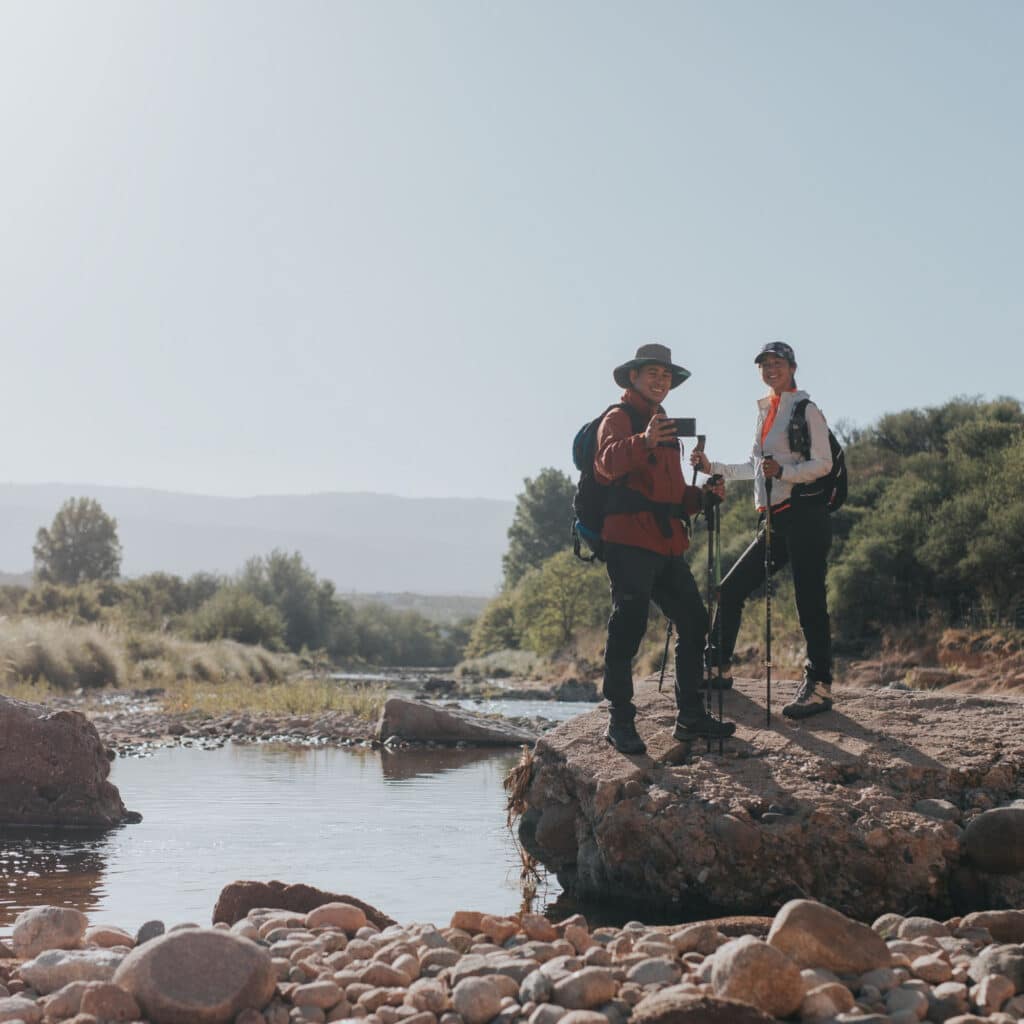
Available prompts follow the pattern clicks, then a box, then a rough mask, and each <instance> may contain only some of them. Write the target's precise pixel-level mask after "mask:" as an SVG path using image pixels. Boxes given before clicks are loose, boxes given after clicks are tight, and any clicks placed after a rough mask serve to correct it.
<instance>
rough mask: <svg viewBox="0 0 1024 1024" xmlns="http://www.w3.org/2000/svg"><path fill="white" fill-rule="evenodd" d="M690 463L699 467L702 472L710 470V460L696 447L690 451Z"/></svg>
mask: <svg viewBox="0 0 1024 1024" xmlns="http://www.w3.org/2000/svg"><path fill="white" fill-rule="evenodd" d="M690 465H691V466H693V467H694V468H696V469H699V470H700V471H701V472H702V473H710V472H711V460H710V459H709V458H708V457H707V456H706V455H705V454H704V453H703V452H701V451H698V450H697V449H696V448H695V449H694V450H693V451H692V452H690Z"/></svg>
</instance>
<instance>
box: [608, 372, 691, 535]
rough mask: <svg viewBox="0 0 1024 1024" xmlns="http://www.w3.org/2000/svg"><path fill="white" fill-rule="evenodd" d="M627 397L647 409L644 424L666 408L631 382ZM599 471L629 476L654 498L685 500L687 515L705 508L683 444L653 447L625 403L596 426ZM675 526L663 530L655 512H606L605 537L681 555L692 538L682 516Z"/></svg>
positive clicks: (632, 484) (610, 477) (677, 502)
mask: <svg viewBox="0 0 1024 1024" xmlns="http://www.w3.org/2000/svg"><path fill="white" fill-rule="evenodd" d="M622 401H623V402H625V403H627V404H628V405H630V406H632V408H634V409H636V410H637V411H638V412H640V413H641V414H642V419H643V422H644V426H646V425H647V423H649V422H650V419H651V417H652V416H653V415H654V414H655V413H656V412H664V409H662V407H661V406H660V405H652V404H651V403H650V402H648V401H647V399H646V398H644V397H643V395H641V394H640V393H639V392H637V391H634V390H633V389H632V388H630V389H629V390H628V391H626V392H625V393H624V394H623V396H622ZM594 477H595V478H596V479H597V481H598V483H602V484H611V483H612V482H613V481H620V480H622V479H623V478H624V482H625V484H626V486H627V487H630V488H632V489H633V490H635V491H639V492H640V493H641V494H642V495H644V496H645V497H647V498H649V499H650V500H651V501H659V502H671V503H673V504H675V505H682V507H683V510H684V511H685V512H686V513H687V514H688V515H696V513H697V512H699V511H700V508H701V497H702V495H701V489H700V488H699V487H691V486H690V485H689V484H687V483H686V480H685V479H684V477H683V466H682V451H681V449H679V448H676V447H658V448H648V447H647V445H645V444H644V438H643V434H634V433H633V425H632V423H631V422H630V418H629V414H628V413H627V412H626V411H625V410H624V409H612V410H611V412H609V413H608V414H607V415H606V416H605V418H604V419H603V420H601V425H600V426H599V427H598V428H597V454H596V455H595V456H594ZM671 531H672V536H671V537H666V536H665V535H664V533H662V530H661V527H660V526H659V525H658V522H657V520H656V518H655V516H654V513H653V512H626V513H621V514H610V515H607V516H606V517H605V520H604V529H603V530H602V531H601V539H602V540H605V541H609V542H611V543H612V544H629V545H631V546H632V547H637V548H647V549H648V550H649V551H657V552H658V554H660V555H681V554H682V553H683V552H684V551H685V550H686V549H687V548H688V547H689V546H690V538H689V536H688V535H687V533H686V530H685V528H684V527H683V524H682V523H681V522H680V521H679V519H678V518H673V519H672V520H671Z"/></svg>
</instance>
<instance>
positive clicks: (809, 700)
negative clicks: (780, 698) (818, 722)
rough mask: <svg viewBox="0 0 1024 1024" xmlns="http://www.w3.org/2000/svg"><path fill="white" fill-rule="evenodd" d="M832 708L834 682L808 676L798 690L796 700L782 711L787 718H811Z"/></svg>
mask: <svg viewBox="0 0 1024 1024" xmlns="http://www.w3.org/2000/svg"><path fill="white" fill-rule="evenodd" d="M831 710H832V684H831V683H823V682H820V681H819V680H817V679H811V678H810V677H809V676H806V677H804V681H803V684H802V685H801V687H800V689H799V690H798V691H797V695H796V700H795V701H793V703H792V704H787V705H786V706H785V707H784V708H783V709H782V713H783V714H784V715H785V716H786V717H787V718H810V716H811V715H820V714H821V713H822V712H823V711H831Z"/></svg>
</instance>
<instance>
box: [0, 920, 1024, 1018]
mask: <svg viewBox="0 0 1024 1024" xmlns="http://www.w3.org/2000/svg"><path fill="white" fill-rule="evenodd" d="M794 904H797V905H798V906H796V907H794ZM46 916H47V915H43V917H44V919H45V918H46ZM83 923H84V925H85V927H83V928H82V932H81V935H80V936H79V941H80V942H87V941H91V942H93V943H95V945H94V946H92V947H90V948H87V949H70V950H67V949H54V950H46V951H43V952H41V953H40V954H39V955H38V956H36V957H34V958H33V959H31V960H24V961H23V962H22V964H21V965H20V967H18V968H16V969H15V970H13V972H8V973H9V974H10V978H9V979H8V977H7V975H4V974H2V973H0V981H3V983H4V985H6V986H7V988H6V989H2V990H0V1024H3V1022H9V1021H13V1020H21V1021H23V1022H24V1024H41V1022H42V1021H43V1019H44V1015H45V1018H46V1021H50V1020H53V1021H72V1022H74V1024H94V1022H108V1021H110V1022H112V1021H138V1020H145V1021H146V1022H150V1024H162V1022H163V1021H167V1022H168V1024H170V1022H171V1021H172V1020H180V1019H185V1018H182V1017H180V1016H177V1017H176V1016H175V1014H176V1013H180V1011H181V1003H180V1001H181V999H182V997H183V992H184V987H187V979H188V978H189V977H192V976H193V975H194V974H195V970H196V969H197V968H196V964H198V965H199V968H201V973H202V972H205V974H206V977H205V983H210V984H211V985H212V987H210V988H208V989H207V990H206V992H205V993H203V994H201V995H200V994H199V993H198V988H200V987H202V986H196V991H195V992H193V996H195V997H196V999H198V1000H199V1002H198V1003H196V1004H195V1005H192V1006H191V1008H190V1009H189V1011H188V1016H187V1019H188V1020H189V1022H190V1024H191V1022H193V1021H194V1022H195V1024H202V1022H204V1021H209V1022H213V1021H215V1020H216V1021H223V1022H224V1024H228V1022H232V1024H298V1022H317V1024H319V1022H321V1021H323V1022H329V1021H339V1020H345V1021H350V1022H352V1024H355V1022H357V1021H358V1022H359V1024H526V1022H529V1024H557V1022H559V1021H564V1022H565V1024H629V1021H630V1018H631V1016H632V1015H633V1013H634V1010H636V1009H637V1008H640V1007H641V1004H643V1007H645V1008H648V1009H644V1011H643V1014H641V1016H644V1017H645V1021H646V1016H647V1015H650V1012H651V1011H650V1009H649V1008H650V1007H652V1006H657V1005H659V1004H657V1003H651V1002H649V1001H648V1000H650V998H651V997H652V996H660V995H662V994H666V993H667V994H668V996H669V997H670V998H669V1002H668V1003H666V1004H665V1005H666V1006H669V1005H671V1007H672V1008H673V1009H672V1010H671V1013H673V1014H675V1013H679V1014H682V1016H680V1017H679V1021H680V1024H681V1022H683V1021H689V1020H690V1019H693V1020H698V1019H704V1018H703V1017H700V1014H715V1015H718V1016H716V1017H715V1018H714V1019H716V1020H717V1019H721V1020H725V1019H729V1020H733V1019H735V1020H740V1019H745V1018H744V1017H743V1014H746V1013H748V1012H749V1013H750V1014H752V1015H753V1016H751V1017H750V1020H754V1019H758V1020H760V1019H768V1017H767V1016H766V1015H768V1014H770V1015H772V1016H776V1017H789V1018H792V1019H799V1020H800V1021H801V1022H806V1024H824V1022H826V1021H827V1022H829V1024H845V1022H847V1021H850V1022H853V1021H857V1022H858V1024H871V1022H873V1021H874V1022H875V1024H881V1022H883V1021H884V1022H886V1024H917V1022H918V1021H921V1020H925V1021H929V1022H949V1021H960V1022H961V1024H965V1022H967V1021H971V1020H982V1019H985V1020H987V1021H988V1024H999V1022H1003V1024H1017V1022H1018V1021H1019V1019H1020V1018H1024V949H1022V947H1021V946H1020V945H1018V944H1016V943H1014V942H1008V941H1005V939H1006V938H1008V937H1009V936H1014V937H1017V936H1018V935H1019V934H1020V929H1021V927H1022V925H1024V912H1022V911H1015V910H1011V911H985V912H979V913H978V914H975V915H968V916H967V917H965V918H962V919H960V918H956V919H953V920H951V921H948V922H942V921H937V920H934V919H932V918H926V917H913V916H911V917H903V916H900V915H884V916H883V917H882V918H879V919H878V920H876V921H875V922H874V925H873V926H872V928H871V929H869V928H867V927H866V926H864V925H860V924H858V923H857V922H854V921H851V920H849V919H847V918H845V917H844V916H843V915H841V914H838V913H837V912H835V911H832V910H829V908H827V907H824V906H822V905H821V904H816V903H814V902H813V901H793V903H791V904H787V906H786V907H784V908H783V909H782V910H781V911H780V912H779V914H778V915H776V918H775V921H774V922H773V924H772V928H771V930H770V931H769V941H768V942H764V941H762V940H760V939H756V938H754V937H753V936H749V935H748V936H743V937H741V938H739V939H732V940H730V939H727V938H726V937H725V936H723V935H722V934H721V933H720V932H719V931H718V929H717V928H716V927H715V925H714V924H713V923H712V922H700V923H697V924H693V925H687V926H684V927H679V928H675V929H671V930H661V929H656V928H652V927H649V926H647V925H645V924H643V923H641V922H630V923H629V924H628V925H626V926H624V927H623V928H619V929H615V928H607V927H602V928H596V929H594V930H590V928H589V926H588V925H587V922H586V921H585V920H584V919H583V918H582V917H579V916H576V917H574V918H571V919H569V920H568V921H564V922H562V923H561V924H558V925H553V924H551V923H550V922H547V919H546V918H540V916H539V915H525V916H524V918H523V919H522V920H521V921H519V920H516V919H512V918H508V917H502V916H499V915H488V914H484V913H477V912H475V911H470V910H462V911H459V912H458V914H456V915H455V916H454V917H453V919H452V921H451V923H450V924H449V925H448V926H447V927H441V928H438V927H435V926H434V925H424V924H409V925H406V926H397V925H395V926H391V927H389V928H386V929H383V930H378V929H377V928H375V927H373V926H371V925H369V924H368V923H367V921H366V917H365V913H364V912H363V911H362V910H360V908H359V907H355V906H353V905H349V904H329V905H327V906H326V907H321V908H317V909H316V910H315V911H310V913H309V914H292V913H284V912H280V911H273V910H270V909H267V908H263V909H260V910H255V911H252V912H251V913H250V914H249V916H248V917H246V918H244V919H242V920H241V921H239V922H236V923H235V924H233V925H232V926H231V927H230V928H229V927H227V926H223V927H221V928H217V929H202V928H198V927H195V926H192V927H191V928H188V929H184V930H181V929H177V930H175V929H172V931H171V932H169V933H168V932H163V925H162V924H161V923H160V922H154V923H150V924H152V926H153V928H154V932H153V935H149V936H147V935H145V934H144V931H145V930H146V926H143V928H142V929H139V932H138V933H136V934H135V936H134V937H133V936H132V935H131V933H129V932H126V931H122V930H121V929H116V928H111V927H107V926H104V927H102V928H100V927H97V928H88V923H87V922H79V924H83ZM157 925H159V930H155V929H156V926H157ZM76 927H77V926H76ZM510 927H514V929H515V930H514V931H511V932H510V930H509V929H510ZM799 932H802V934H799ZM161 933H162V935H161ZM58 934H60V932H59V931H58ZM209 936H212V937H213V938H209ZM884 936H888V937H889V945H888V946H886V940H885V938H884ZM993 936H997V937H998V938H1004V941H1003V942H1002V943H999V942H997V941H996V940H995V939H993ZM496 940H501V942H498V941H496ZM108 942H109V943H110V944H111V945H110V946H109V947H107V946H106V945H105V944H106V943H108ZM209 942H226V943H228V944H234V945H230V950H231V955H234V954H236V953H238V954H239V955H240V957H241V960H240V963H242V965H243V969H242V974H245V973H246V972H247V971H250V970H252V969H253V968H254V966H255V964H257V963H258V964H260V966H259V967H258V968H256V970H255V977H256V978H257V979H261V980H259V981H258V982H257V983H256V984H255V989H254V988H253V986H252V985H250V986H249V988H248V990H247V991H248V992H250V993H254V994H250V995H247V996H246V997H245V998H244V999H242V1001H241V1002H237V1001H236V1002H232V1001H231V999H230V998H229V996H230V992H228V990H229V989H232V990H235V989H237V981H238V979H237V977H233V976H232V977H229V976H230V975H232V971H230V970H228V971H226V972H222V971H220V970H219V969H218V968H219V967H223V965H224V963H226V962H227V961H228V960H230V956H229V957H227V958H226V959H225V958H222V957H220V956H213V955H211V953H210V950H209V949H206V948H205V946H204V944H205V943H209ZM168 943H171V944H173V943H182V944H184V945H183V946H182V947H181V949H179V951H178V954H177V955H176V957H175V958H174V960H175V965H174V971H176V972H177V973H172V977H173V978H174V981H173V984H170V983H164V987H167V985H170V987H171V988H173V989H175V990H176V991H175V993H172V995H175V996H176V998H178V999H179V1005H178V1006H177V1008H172V1009H170V1010H169V1009H168V1008H167V1007H164V1008H163V1009H161V1008H159V1007H157V1006H156V1005H155V1004H152V1003H147V1002H146V1001H145V999H144V997H143V996H142V995H141V994H140V992H138V991H136V987H135V985H134V983H133V984H129V983H128V974H129V973H130V972H125V973H124V974H122V972H121V969H119V968H118V966H117V965H118V964H122V962H123V963H124V964H127V963H128V961H129V959H131V958H140V957H143V956H144V955H146V956H149V957H155V958H160V957H161V956H163V955H164V954H161V949H162V948H163V946H164V945H165V944H168ZM130 945H135V947H136V948H135V949H134V950H133V951H131V952H128V951H127V947H128V946H130ZM186 946H187V947H188V949H186ZM243 950H244V951H245V952H244V953H242V952H241V951H243ZM818 954H820V955H818ZM249 956H253V957H255V960H253V961H251V962H250V961H249V960H248V959H247V957H249ZM190 957H191V958H195V957H198V959H190ZM89 958H112V959H108V960H107V961H105V964H106V966H104V967H103V971H105V974H106V976H100V977H92V975H91V973H90V972H92V971H94V970H96V969H97V965H98V964H101V963H104V961H102V960H96V959H92V960H90V959H89ZM90 963H91V966H83V965H89V964H90ZM41 969H42V973H40V971H41ZM47 971H49V972H50V974H49V975H47V973H46V972H47ZM59 971H64V972H65V975H60V974H59ZM76 972H79V973H84V975H85V976H84V977H81V978H79V976H78V974H76ZM151 973H152V977H153V978H156V977H157V972H156V971H155V970H154V971H152V972H151ZM64 977H67V979H68V980H69V981H70V984H64V982H63V978H64ZM161 977H163V976H161ZM112 978H113V981H112ZM76 979H78V980H76ZM58 981H59V982H61V984H60V985H57V987H56V988H51V987H49V986H51V985H54V984H56V983H57V982H58ZM205 983H204V984H205ZM274 983H277V984H278V986H279V988H278V991H277V993H276V994H275V992H274ZM218 986H220V989H219V990H217V987H218ZM233 986H234V989H233V988H232V987H233ZM243 987H245V986H243ZM44 989H47V991H45V992H44ZM8 990H10V992H11V993H12V994H10V995H8V994H6V993H7V991H8ZM1018 992H1019V993H1020V994H1018ZM225 993H227V995H226V994H225ZM712 993H713V994H712ZM728 999H733V1000H736V999H738V1000H740V1002H732V1003H730V1002H727V1001H726V1000H728ZM855 999H856V1002H855ZM744 1002H745V1005H747V1006H748V1007H749V1011H748V1010H743V1011H742V1012H740V1011H738V1010H737V1011H733V1010H730V1009H729V1007H738V1006H740V1005H743V1004H744ZM228 1007H231V1012H230V1013H228V1015H227V1016H225V1013H227V1012H228V1010H227V1008H228ZM686 1007H690V1009H686ZM754 1007H756V1008H757V1009H756V1010H755V1009H754ZM154 1011H155V1012H154ZM691 1011H692V1012H691ZM665 1012H668V1011H667V1010H666V1011H665ZM734 1013H735V1014H737V1015H735V1016H733V1014H734ZM722 1014H725V1015H726V1016H721V1015H722ZM759 1014H760V1016H759ZM637 1019H638V1020H639V1019H640V1018H639V1017H638V1018H637ZM708 1019H711V1018H710V1017H709V1018H708ZM649 1024H654V1018H652V1020H651V1022H649Z"/></svg>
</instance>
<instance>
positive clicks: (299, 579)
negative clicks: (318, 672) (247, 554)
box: [238, 550, 339, 651]
mask: <svg viewBox="0 0 1024 1024" xmlns="http://www.w3.org/2000/svg"><path fill="white" fill-rule="evenodd" d="M238 582H239V585H240V586H241V587H242V589H243V590H247V591H248V592H249V593H250V594H252V595H253V596H254V597H256V598H257V599H259V600H260V601H262V602H263V603H264V604H267V605H270V606H271V607H274V608H276V609H277V610H278V611H279V612H280V614H281V618H282V619H283V620H284V624H285V635H284V639H285V644H286V645H287V646H288V648H289V649H290V650H292V651H299V650H301V649H302V648H303V647H308V648H309V649H310V650H319V649H320V648H330V646H331V639H332V637H331V633H332V630H333V627H334V625H335V623H336V622H337V620H338V618H339V612H338V607H337V604H338V603H337V598H336V597H335V594H334V584H333V583H331V582H330V581H329V580H321V579H318V578H317V576H316V574H315V573H314V572H313V570H312V569H310V568H309V566H307V565H306V563H305V562H304V561H303V559H302V555H300V554H299V553H298V552H297V551H296V552H294V553H293V554H290V555H289V554H287V553H286V552H284V551H279V550H275V551H272V552H271V553H270V554H269V555H267V556H266V557H264V558H259V557H257V558H250V559H249V561H248V562H246V563H245V566H244V568H243V569H242V573H241V576H240V577H239V581H238Z"/></svg>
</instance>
